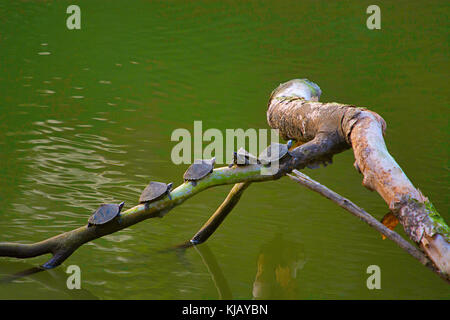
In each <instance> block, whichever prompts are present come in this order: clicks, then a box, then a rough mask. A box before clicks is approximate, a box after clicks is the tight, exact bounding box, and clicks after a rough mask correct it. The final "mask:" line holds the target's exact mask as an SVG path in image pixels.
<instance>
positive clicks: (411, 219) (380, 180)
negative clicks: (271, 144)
mask: <svg viewBox="0 0 450 320" xmlns="http://www.w3.org/2000/svg"><path fill="white" fill-rule="evenodd" d="M305 83H306V85H310V84H311V83H310V82H308V81H307V80H306V81H305V80H297V79H296V80H291V81H289V82H287V83H284V84H281V85H280V86H279V87H278V88H277V89H275V90H274V91H273V92H272V95H271V97H270V99H269V107H268V111H267V120H268V122H269V125H270V126H271V127H272V128H275V129H279V130H280V134H281V135H282V137H283V138H285V139H294V140H297V141H298V142H299V143H304V144H303V145H301V146H300V147H298V148H297V149H295V150H294V151H293V154H294V157H295V158H296V159H298V158H301V157H304V156H305V155H308V154H309V153H308V151H309V150H313V151H316V150H321V151H322V152H317V153H316V156H317V154H320V153H322V154H323V155H322V156H321V157H320V156H319V157H317V158H316V159H315V162H316V163H320V162H323V161H330V160H331V157H332V155H333V154H335V153H337V152H340V151H342V150H345V149H348V148H353V152H354V155H355V160H356V161H355V164H354V165H355V168H356V169H357V170H358V172H360V173H361V174H362V175H363V176H364V179H363V185H364V186H365V187H367V188H368V189H370V190H375V191H377V192H378V193H379V194H380V195H381V197H382V198H383V199H384V200H385V201H386V203H387V204H388V206H389V209H390V210H391V211H392V212H393V213H394V214H395V215H396V216H397V218H398V219H399V221H400V223H401V224H402V225H403V227H404V229H405V232H406V234H407V235H408V237H409V238H410V239H411V240H413V241H414V242H415V243H416V244H418V245H419V246H420V247H421V248H422V250H424V251H425V253H426V254H427V256H428V257H429V258H430V259H431V260H432V261H433V262H434V264H435V265H436V266H437V268H438V269H439V270H440V271H441V272H443V273H444V274H446V275H447V276H448V275H450V232H449V228H448V226H447V224H446V223H445V221H444V220H443V219H442V218H441V217H440V216H439V214H438V212H437V211H436V210H435V209H434V208H433V206H432V204H431V203H430V202H429V201H428V199H427V198H426V197H424V196H423V195H422V194H421V192H420V191H419V190H418V189H416V188H415V187H414V186H413V184H412V183H411V181H410V180H409V179H408V177H407V176H406V175H405V173H404V172H403V170H402V169H401V168H400V166H399V165H398V164H397V163H396V162H395V160H394V158H393V157H392V156H391V155H390V154H389V152H388V151H387V148H386V144H385V142H384V139H383V134H384V131H385V129H386V123H385V121H384V120H383V119H382V118H381V117H380V116H379V115H378V114H376V113H374V112H372V111H369V110H367V109H365V108H357V107H355V106H352V105H345V104H340V103H320V102H315V101H308V100H305V99H304V98H302V97H303V96H304V94H303V90H304V84H305ZM295 167H296V168H299V167H300V166H295Z"/></svg>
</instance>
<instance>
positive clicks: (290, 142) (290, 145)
mask: <svg viewBox="0 0 450 320" xmlns="http://www.w3.org/2000/svg"><path fill="white" fill-rule="evenodd" d="M293 144H294V140H289V141H288V142H287V148H288V149H290V148H291V147H292V145H293Z"/></svg>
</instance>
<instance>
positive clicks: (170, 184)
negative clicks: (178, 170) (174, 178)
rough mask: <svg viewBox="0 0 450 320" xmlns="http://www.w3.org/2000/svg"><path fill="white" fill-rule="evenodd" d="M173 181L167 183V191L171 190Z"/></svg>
mask: <svg viewBox="0 0 450 320" xmlns="http://www.w3.org/2000/svg"><path fill="white" fill-rule="evenodd" d="M172 186H173V182H171V183H169V184H167V191H170V190H172Z"/></svg>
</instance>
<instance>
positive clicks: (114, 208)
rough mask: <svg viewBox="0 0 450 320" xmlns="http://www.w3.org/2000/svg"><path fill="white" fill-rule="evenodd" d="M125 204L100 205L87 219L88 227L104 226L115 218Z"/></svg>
mask: <svg viewBox="0 0 450 320" xmlns="http://www.w3.org/2000/svg"><path fill="white" fill-rule="evenodd" d="M124 204H125V202H121V203H120V204H110V203H108V204H102V205H101V206H100V207H99V208H98V209H97V210H95V212H94V213H93V214H92V215H91V216H90V217H89V220H88V222H89V225H100V224H105V223H108V222H109V221H111V220H112V219H114V218H115V217H117V215H118V214H119V213H120V211H121V210H122V208H123V205H124Z"/></svg>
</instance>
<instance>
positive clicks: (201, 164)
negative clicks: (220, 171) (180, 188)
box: [183, 158, 216, 187]
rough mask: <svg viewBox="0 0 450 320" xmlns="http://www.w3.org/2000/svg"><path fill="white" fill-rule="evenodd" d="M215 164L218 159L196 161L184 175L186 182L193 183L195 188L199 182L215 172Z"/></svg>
mask: <svg viewBox="0 0 450 320" xmlns="http://www.w3.org/2000/svg"><path fill="white" fill-rule="evenodd" d="M215 163H216V158H212V159H210V160H200V161H198V160H196V161H195V162H194V163H193V164H191V166H190V167H189V168H188V169H187V170H186V172H185V173H184V176H183V178H184V181H192V185H193V186H194V187H195V185H196V184H197V181H198V180H200V179H203V178H204V177H206V176H207V175H208V174H210V173H211V172H212V171H213V170H214V164H215Z"/></svg>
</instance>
